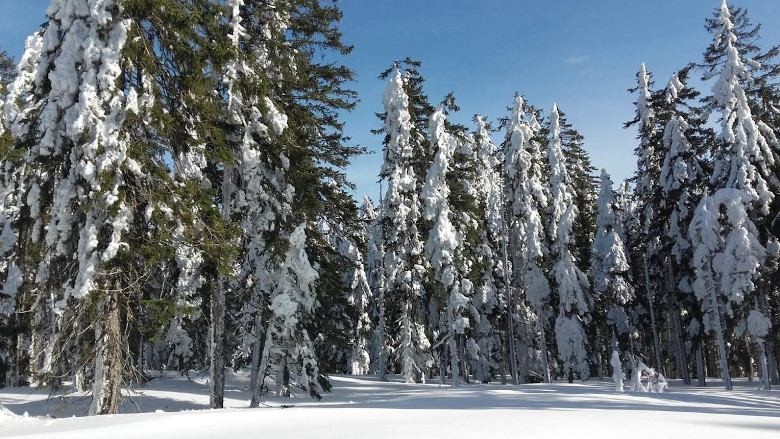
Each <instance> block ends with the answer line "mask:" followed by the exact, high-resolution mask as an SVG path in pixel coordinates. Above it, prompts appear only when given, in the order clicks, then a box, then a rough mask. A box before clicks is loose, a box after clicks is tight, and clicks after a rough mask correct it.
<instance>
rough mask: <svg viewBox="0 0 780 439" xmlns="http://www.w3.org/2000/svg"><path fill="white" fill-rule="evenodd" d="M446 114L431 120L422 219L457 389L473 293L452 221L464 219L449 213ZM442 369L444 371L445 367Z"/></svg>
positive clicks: (452, 144)
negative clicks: (460, 344)
mask: <svg viewBox="0 0 780 439" xmlns="http://www.w3.org/2000/svg"><path fill="white" fill-rule="evenodd" d="M444 111H445V109H444V105H443V104H442V105H439V107H438V108H437V109H436V111H435V112H434V113H433V115H431V117H430V119H429V120H430V128H429V130H428V132H429V133H430V137H431V139H430V142H431V146H432V147H433V148H434V151H435V155H434V159H433V163H432V164H431V167H430V168H429V169H428V173H427V176H426V177H425V184H424V185H423V189H422V193H421V194H420V196H421V198H422V200H423V202H424V205H425V210H424V212H423V217H424V218H425V219H426V220H427V221H432V222H433V227H432V228H431V231H430V232H429V234H428V239H427V241H426V243H425V255H426V257H427V258H428V260H429V261H430V264H431V267H432V268H433V273H434V278H435V279H436V281H437V282H439V284H440V285H438V288H437V290H438V289H439V288H440V289H441V293H442V297H441V299H440V301H441V302H443V303H441V306H442V308H443V312H444V314H445V316H444V318H443V325H442V326H443V334H442V337H443V340H446V342H447V348H448V352H447V354H448V355H447V356H448V357H449V359H450V373H451V374H452V385H453V386H455V385H458V384H460V382H461V380H462V378H461V377H462V376H463V375H464V372H465V371H461V370H460V363H461V360H460V355H459V352H458V351H459V349H458V338H459V336H461V335H462V334H463V333H464V332H465V330H466V328H467V327H468V326H469V322H468V319H467V318H466V317H465V316H464V315H463V311H464V309H465V308H466V307H467V306H468V304H469V299H468V297H467V296H466V294H468V293H470V290H471V282H470V281H469V280H468V279H466V278H465V276H464V273H463V272H462V269H461V268H460V267H462V266H463V261H462V252H463V240H464V236H463V234H462V233H459V231H458V230H457V228H456V226H455V225H454V224H453V218H454V219H455V220H456V221H457V220H459V219H461V218H462V217H459V216H457V215H456V214H454V212H452V210H451V209H450V194H451V189H450V185H449V183H448V177H449V175H448V173H450V172H451V166H452V165H451V162H452V160H453V155H454V154H455V149H456V148H457V141H456V139H455V138H454V137H453V135H452V134H451V133H449V132H447V127H446V124H445V121H446V119H445V118H446V116H445V115H444ZM434 295H436V293H434ZM441 367H444V364H442V365H441Z"/></svg>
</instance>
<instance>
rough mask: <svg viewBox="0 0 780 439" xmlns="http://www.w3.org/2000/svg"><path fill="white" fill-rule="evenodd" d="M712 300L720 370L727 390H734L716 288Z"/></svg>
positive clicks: (711, 294) (711, 289) (713, 289)
mask: <svg viewBox="0 0 780 439" xmlns="http://www.w3.org/2000/svg"><path fill="white" fill-rule="evenodd" d="M710 302H711V305H712V308H711V309H710V314H711V316H710V317H711V319H712V321H713V323H714V328H713V330H714V331H715V337H716V338H717V342H718V351H719V353H720V370H721V373H722V374H723V384H724V385H725V387H726V390H732V389H733V386H732V384H731V373H730V372H729V362H728V353H727V352H726V342H725V340H724V339H723V316H722V315H721V312H720V304H719V303H718V297H717V296H716V292H715V288H710Z"/></svg>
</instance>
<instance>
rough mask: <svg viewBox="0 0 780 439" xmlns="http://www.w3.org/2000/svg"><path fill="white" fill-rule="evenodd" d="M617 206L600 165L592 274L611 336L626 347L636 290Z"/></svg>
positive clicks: (623, 349)
mask: <svg viewBox="0 0 780 439" xmlns="http://www.w3.org/2000/svg"><path fill="white" fill-rule="evenodd" d="M619 209H620V207H619V205H618V203H617V200H616V199H615V194H614V192H613V191H612V180H611V179H610V177H609V174H607V171H606V170H603V169H602V171H601V190H600V191H599V198H598V216H597V218H596V236H595V239H594V240H593V255H592V257H591V278H592V279H593V289H594V291H595V293H596V294H597V295H598V296H599V301H600V302H602V303H605V304H606V306H605V307H604V308H607V309H605V311H606V312H607V321H608V322H609V324H610V325H612V326H614V328H613V334H614V336H615V337H616V338H617V336H618V335H619V336H620V338H621V339H622V340H623V341H624V344H623V346H621V349H620V351H625V350H626V349H627V348H629V346H626V343H625V339H626V338H633V337H634V334H633V333H634V328H633V323H632V321H631V318H630V314H629V312H630V311H629V310H628V305H629V304H630V303H631V302H633V301H634V299H635V291H634V286H633V281H632V279H631V267H630V265H629V261H630V259H629V252H628V249H627V248H626V244H625V242H624V241H623V240H624V239H625V231H624V230H623V224H622V222H621V217H620V211H619Z"/></svg>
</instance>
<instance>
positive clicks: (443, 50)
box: [0, 0, 780, 201]
mask: <svg viewBox="0 0 780 439" xmlns="http://www.w3.org/2000/svg"><path fill="white" fill-rule="evenodd" d="M48 4H49V0H24V1H23V0H0V11H2V14H0V47H2V48H3V49H4V50H6V51H8V53H9V54H11V55H13V56H14V57H15V58H16V59H17V60H18V57H19V55H20V54H21V53H22V50H23V46H24V39H25V37H26V35H28V34H29V33H31V32H32V31H34V30H35V29H36V28H37V26H38V25H39V24H40V23H42V22H44V21H45V18H44V13H45V10H46V7H47V6H48ZM339 4H340V6H341V8H342V10H343V11H344V18H343V20H342V22H341V30H342V32H343V33H344V41H345V42H346V43H348V44H353V45H354V46H355V50H354V52H353V53H352V55H351V56H349V57H348V58H347V61H346V64H347V65H348V66H349V67H351V68H352V69H353V70H355V72H356V73H357V82H356V83H355V84H354V87H353V88H354V89H355V90H357V91H358V93H359V95H360V103H359V104H358V106H357V108H356V109H355V110H354V111H353V112H352V113H350V114H348V115H346V117H345V121H346V123H347V125H346V132H347V135H349V136H350V137H352V141H353V142H354V143H359V144H361V145H364V146H366V147H367V148H368V149H369V150H371V151H374V152H375V153H374V154H373V155H368V156H365V157H361V158H359V159H357V160H356V161H355V163H354V164H353V166H351V167H350V168H349V169H348V175H349V176H350V179H351V180H352V181H353V182H355V183H356V184H357V185H358V194H359V195H362V193H363V192H366V193H368V194H369V195H370V196H371V197H372V198H374V200H375V201H376V199H377V198H378V187H377V185H376V183H375V182H376V180H377V173H378V172H379V167H380V162H381V145H380V141H381V139H380V138H379V136H374V135H372V134H371V133H370V132H369V130H370V129H372V128H377V127H378V121H377V119H376V118H375V116H374V113H376V112H379V111H381V97H382V92H383V90H384V88H385V84H384V82H382V81H379V80H378V79H376V77H377V75H378V74H379V73H380V72H381V71H383V70H384V69H386V68H388V67H389V66H390V65H391V64H392V62H393V61H394V60H396V59H403V58H405V57H407V56H410V57H412V58H415V59H417V60H419V61H422V62H423V66H422V68H421V73H422V74H423V76H424V77H425V78H426V79H427V86H426V92H427V93H428V95H429V97H430V99H431V101H432V102H438V101H440V100H441V99H442V98H443V97H444V96H445V95H446V94H447V93H448V92H450V91H452V92H454V93H455V97H456V101H457V103H458V105H459V106H460V107H461V112H460V113H459V114H457V115H455V116H454V119H455V120H456V121H457V122H460V123H464V124H466V125H468V126H470V124H471V122H470V120H471V117H472V116H473V115H474V114H476V113H479V114H483V115H485V116H487V117H488V119H489V120H491V121H495V120H496V119H497V118H499V117H504V116H506V114H507V110H506V107H508V106H509V105H511V103H512V98H513V95H514V93H515V91H518V92H520V93H521V94H523V95H524V96H525V97H526V99H527V100H528V101H529V102H530V103H531V104H533V105H535V106H537V107H540V108H543V109H544V110H545V112H549V109H550V108H551V107H552V104H553V103H554V102H557V103H558V105H559V106H560V107H561V109H562V110H563V111H564V112H565V113H566V114H567V116H568V119H569V121H570V122H571V123H572V124H573V125H574V127H575V128H576V129H578V130H579V131H580V132H581V133H582V134H583V135H584V136H585V147H586V149H587V150H588V151H589V152H590V154H591V157H592V160H593V163H594V165H595V166H596V167H598V168H602V167H603V168H606V169H607V171H609V172H610V173H611V174H612V176H613V180H614V181H619V180H621V179H623V178H627V177H630V176H631V174H632V172H633V169H634V167H635V158H634V156H633V149H634V146H635V143H636V142H635V140H634V137H635V131H634V130H632V129H629V130H625V129H623V128H622V126H623V123H624V122H625V121H627V120H629V119H631V118H632V117H633V112H634V108H633V104H632V102H633V101H634V96H633V95H631V94H629V93H628V92H626V89H628V88H630V87H633V86H634V84H635V74H636V72H637V70H638V69H639V65H640V63H642V62H645V63H646V64H647V67H648V69H649V70H650V71H651V72H653V73H654V76H655V81H656V86H657V87H662V86H664V85H665V84H666V82H667V81H668V79H669V77H670V76H671V74H672V73H673V72H674V71H676V70H677V69H679V68H681V67H683V66H684V65H686V64H687V63H688V62H691V61H700V60H701V54H702V52H703V51H704V48H705V47H706V46H707V44H708V43H709V41H710V35H709V34H708V33H707V32H706V31H705V30H704V19H705V18H706V17H709V16H710V15H711V14H712V11H713V10H714V8H716V7H717V6H718V5H719V4H720V1H719V0H592V1H584V0H567V1H563V0H548V1H538V0H533V1H530V0H482V1H474V0H392V1H390V0H342V1H341V2H340V3H339ZM732 4H734V5H736V6H742V7H745V8H747V9H748V11H749V13H750V17H751V19H752V21H753V22H754V23H759V22H760V23H762V24H763V25H764V27H763V29H762V34H761V37H762V39H761V45H762V47H765V48H766V47H769V46H772V45H774V44H780V1H777V0H734V1H733V2H732ZM707 87H709V85H708V86H707ZM702 91H704V92H706V91H708V89H707V90H702Z"/></svg>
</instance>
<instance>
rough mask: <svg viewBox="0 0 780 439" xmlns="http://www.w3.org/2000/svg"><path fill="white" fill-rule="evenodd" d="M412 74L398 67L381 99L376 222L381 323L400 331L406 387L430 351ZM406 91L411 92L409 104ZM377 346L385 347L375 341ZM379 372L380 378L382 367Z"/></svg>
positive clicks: (416, 93) (419, 138)
mask: <svg viewBox="0 0 780 439" xmlns="http://www.w3.org/2000/svg"><path fill="white" fill-rule="evenodd" d="M415 73H416V72H414V71H411V72H407V75H406V77H404V76H403V75H402V74H401V71H400V69H399V68H398V67H397V66H396V67H395V68H394V69H392V71H388V72H387V75H389V76H390V80H389V83H388V86H387V89H386V90H385V93H384V96H383V98H382V103H383V106H384V109H385V114H384V115H383V122H384V128H383V132H384V133H385V142H384V143H385V148H384V163H383V164H382V169H381V171H380V177H381V178H383V179H386V180H387V192H386V194H385V197H384V198H383V200H382V206H381V209H380V213H379V217H378V221H379V222H380V224H381V225H382V233H383V242H384V247H385V257H384V275H385V285H384V303H383V306H384V307H385V312H386V314H387V315H386V316H385V323H388V322H392V321H398V323H399V325H400V327H399V328H398V331H395V330H393V333H394V334H396V336H395V337H394V338H395V339H396V340H395V341H394V343H393V345H394V346H397V350H396V353H397V354H396V355H397V357H398V361H399V363H400V368H401V374H402V375H403V378H404V380H405V381H406V382H415V381H421V380H422V379H424V375H425V370H426V368H427V366H426V363H427V360H428V356H429V353H428V351H429V349H430V341H429V339H428V336H427V335H426V333H425V325H424V323H423V322H424V318H425V316H424V306H423V304H424V299H425V295H426V294H425V285H424V282H425V277H426V275H427V270H426V269H425V264H426V262H425V261H424V257H423V256H424V255H423V240H422V236H421V232H420V229H419V223H420V221H421V217H422V207H421V203H420V199H419V196H418V193H419V189H420V188H421V187H422V182H421V175H422V174H421V172H424V171H422V169H423V168H422V166H421V165H420V162H421V158H424V157H426V155H427V154H426V152H425V151H426V149H427V148H426V147H425V146H426V143H425V136H424V134H423V133H424V132H423V131H422V130H421V129H420V128H419V125H418V123H422V122H423V121H424V120H425V119H423V118H422V117H421V116H419V114H420V113H419V109H418V108H416V107H415V104H418V105H419V104H420V101H421V100H424V96H422V95H420V92H421V91H420V90H419V89H418V88H417V87H418V86H419V85H420V84H419V82H418V81H417V76H416V74H415ZM383 76H385V75H383ZM407 90H408V91H410V92H412V94H411V98H410V94H409V93H408V92H407ZM422 162H423V163H426V162H425V161H424V160H422ZM390 307H392V308H390ZM390 316H393V317H390ZM388 317H390V318H388ZM395 317H397V318H395ZM387 329H390V328H385V331H386V332H385V333H386V334H387V332H388V331H387ZM388 335H389V334H388ZM379 343H380V345H381V344H383V343H384V342H383V341H382V340H379ZM380 358H381V357H380ZM379 367H380V372H379V373H380V374H381V373H382V370H381V368H382V364H381V363H380V364H379Z"/></svg>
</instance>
